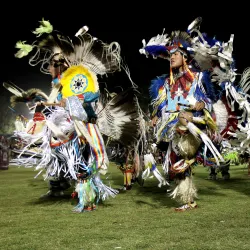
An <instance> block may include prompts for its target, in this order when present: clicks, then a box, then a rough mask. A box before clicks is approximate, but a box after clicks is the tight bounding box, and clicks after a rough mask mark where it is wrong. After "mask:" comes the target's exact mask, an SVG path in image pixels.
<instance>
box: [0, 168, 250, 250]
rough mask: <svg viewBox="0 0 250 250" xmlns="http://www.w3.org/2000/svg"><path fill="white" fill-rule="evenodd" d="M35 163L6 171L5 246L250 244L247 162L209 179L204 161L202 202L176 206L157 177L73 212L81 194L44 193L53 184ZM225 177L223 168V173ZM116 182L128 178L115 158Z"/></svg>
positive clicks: (2, 183) (112, 176) (136, 248)
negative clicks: (33, 166) (193, 206)
mask: <svg viewBox="0 0 250 250" xmlns="http://www.w3.org/2000/svg"><path fill="white" fill-rule="evenodd" d="M35 174H36V172H34V170H33V169H25V168H22V167H21V168H17V167H9V169H8V170H1V171H0V214H1V217H0V227H1V230H0V236H1V243H0V249H3V250H14V249H16V250H36V249H39V250H50V249H51V250H57V249H58V250H59V249H60V250H64V249H70V250H71V249H72V250H73V249H74V250H75V249H76V250H87V249H91V250H98V249H101V250H103V249H104V250H106V249H107V250H111V249H121V250H125V249H126V250H127V249H132V250H140V249H149V250H167V249H171V250H172V249H182V250H183V249H184V250H189V249H190V250H196V249H201V250H206V249H213V250H214V249H223V250H224V249H237V250H239V249H247V250H249V249H250V236H249V227H250V178H249V177H248V176H247V168H246V166H245V165H239V166H231V167H230V174H231V179H230V180H227V181H225V180H222V179H221V180H216V181H211V180H206V179H205V178H206V177H207V176H208V172H207V170H206V169H205V168H203V167H201V166H198V167H196V169H195V175H194V180H195V183H196V186H197V188H198V190H199V191H198V194H199V199H198V200H197V203H198V208H197V209H194V210H191V211H186V212H175V211H174V207H175V206H178V204H177V203H176V202H175V201H174V200H172V199H170V198H169V197H168V196H167V192H166V190H167V189H168V187H167V186H165V187H162V188H158V187H157V184H158V182H157V180H156V179H154V178H153V179H148V180H146V181H145V183H144V186H143V187H140V186H139V185H138V184H134V185H133V188H132V189H131V190H129V191H120V193H119V194H118V195H117V196H116V197H115V198H114V199H113V198H110V199H108V200H106V201H104V203H102V204H99V205H98V207H97V210H96V211H93V212H84V213H81V214H75V213H72V212H71V210H72V208H73V207H74V206H75V205H76V204H77V200H72V198H71V197H70V194H71V191H72V190H69V192H68V193H67V195H66V196H65V197H61V198H52V199H51V198H50V199H40V196H41V195H43V194H45V193H46V192H47V190H48V186H47V183H46V182H44V181H43V179H42V176H41V177H38V179H34V176H35ZM218 175H219V176H220V174H218ZM103 180H104V182H105V183H106V184H109V183H110V184H111V186H112V187H113V188H120V187H121V186H122V185H123V176H122V173H121V172H120V170H118V169H117V168H116V167H115V165H112V164H111V166H110V168H109V173H108V174H107V175H106V176H104V178H103Z"/></svg>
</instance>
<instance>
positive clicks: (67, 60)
mask: <svg viewBox="0 0 250 250" xmlns="http://www.w3.org/2000/svg"><path fill="white" fill-rule="evenodd" d="M40 23H41V24H40V27H39V28H37V29H36V30H35V31H33V33H34V34H36V35H37V39H36V41H34V42H33V43H32V44H26V41H25V42H22V41H18V42H17V44H16V48H17V49H19V51H18V52H17V53H16V54H15V56H16V57H17V58H22V57H24V56H27V55H28V54H29V55H31V58H30V59H29V63H30V65H32V66H35V65H38V64H41V71H42V72H43V73H45V74H48V73H49V71H48V64H49V63H51V61H52V59H53V60H54V61H56V62H57V63H59V64H60V63H63V64H66V65H67V66H68V67H70V66H72V65H82V66H84V67H86V68H88V69H89V70H91V71H92V72H94V73H95V74H99V75H104V74H107V73H111V72H114V71H117V70H120V63H121V56H120V45H119V44H118V43H117V42H112V43H110V44H108V43H104V42H102V41H101V40H99V39H97V38H95V37H92V36H91V35H90V34H89V33H88V27H87V26H84V27H82V28H81V29H80V30H79V31H78V32H77V33H76V34H75V37H73V38H72V39H71V38H69V37H68V36H65V35H64V34H62V33H61V32H59V31H57V30H54V29H53V26H52V25H51V24H50V22H49V21H45V20H44V19H43V20H42V21H41V22H40Z"/></svg>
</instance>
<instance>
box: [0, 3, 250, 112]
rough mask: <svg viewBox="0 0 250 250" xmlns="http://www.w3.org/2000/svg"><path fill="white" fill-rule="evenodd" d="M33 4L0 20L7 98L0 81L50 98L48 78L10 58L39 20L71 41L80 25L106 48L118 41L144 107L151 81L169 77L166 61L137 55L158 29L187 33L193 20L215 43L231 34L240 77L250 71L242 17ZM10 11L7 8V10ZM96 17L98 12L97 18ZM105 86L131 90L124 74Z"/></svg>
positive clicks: (25, 62) (0, 77)
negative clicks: (160, 77)
mask: <svg viewBox="0 0 250 250" xmlns="http://www.w3.org/2000/svg"><path fill="white" fill-rule="evenodd" d="M121 3H122V2H121ZM9 5H11V3H9ZM33 5H34V6H32V7H31V9H32V11H28V10H24V6H20V7H19V6H15V7H14V9H15V10H14V11H15V12H16V13H15V15H11V18H5V17H4V16H1V17H0V18H1V19H0V21H1V23H2V25H3V27H2V36H1V48H2V51H1V74H0V82H1V86H0V93H1V97H5V98H6V97H8V96H10V95H11V94H10V93H9V92H8V91H7V90H5V89H4V88H3V87H2V83H3V82H4V81H12V82H13V83H14V84H16V85H18V86H19V87H21V88H22V89H24V90H26V89H28V88H40V89H42V90H43V91H45V92H46V93H47V94H48V93H49V90H50V82H51V78H50V76H49V75H44V74H42V73H40V71H39V67H38V66H37V67H32V66H30V65H29V64H28V57H24V58H22V59H17V58H15V57H14V54H15V53H16V52H17V50H16V49H15V43H16V42H17V41H19V40H22V41H23V40H25V41H27V43H31V42H32V41H34V40H35V35H34V34H32V31H33V30H35V29H36V28H37V27H38V26H39V21H40V20H42V18H44V19H45V20H49V21H50V23H51V24H52V25H53V27H54V29H56V30H59V31H61V32H63V33H64V34H66V35H68V36H70V37H71V36H74V34H75V33H76V32H77V31H78V30H79V29H80V28H81V27H82V26H84V25H87V26H89V33H90V34H91V35H93V36H95V37H98V38H99V39H100V40H102V41H104V42H107V43H110V42H112V41H117V42H119V43H120V45H121V53H122V57H123V59H124V60H125V61H126V64H127V65H128V67H129V70H130V73H131V77H132V79H133V81H134V82H135V83H136V84H137V85H138V86H139V90H140V92H141V95H140V100H141V101H143V102H147V101H148V87H149V84H150V80H151V79H152V78H154V77H155V76H158V75H161V74H164V73H168V69H169V63H168V61H167V60H163V59H157V60H154V59H152V58H146V57H145V55H141V54H140V53H139V49H140V48H141V47H142V39H146V41H148V40H149V39H150V38H151V37H153V36H155V35H157V34H161V33H162V31H163V28H165V32H166V33H168V34H170V33H171V31H173V30H179V29H180V30H186V28H187V27H188V25H189V24H190V23H191V22H192V21H193V20H194V19H195V18H196V17H198V16H201V17H202V18H203V21H202V24H201V29H200V31H201V32H205V33H207V34H208V35H210V36H212V37H213V36H216V38H217V39H218V40H222V41H225V42H227V41H228V40H229V38H230V35H231V34H234V35H235V38H234V51H233V53H234V58H235V61H236V68H237V70H238V73H242V71H243V70H244V69H245V68H246V67H248V66H250V62H248V58H249V56H250V51H249V46H247V49H246V46H245V42H244V41H245V40H246V32H243V33H241V31H240V29H241V27H242V24H243V26H244V25H247V24H246V23H245V22H244V20H242V19H244V18H245V19H246V17H245V16H242V17H241V19H238V18H232V17H230V15H228V13H226V12H225V11H224V12H223V11H222V10H221V12H214V13H213V14H212V15H211V14H209V15H202V13H201V12H198V11H192V12H191V11H190V12H187V11H186V12H185V13H184V14H183V13H181V12H179V11H177V9H174V7H175V6H172V7H171V6H170V5H169V4H166V6H158V7H157V9H155V10H153V9H150V8H151V7H150V6H144V8H142V9H141V10H140V11H136V10H134V9H133V8H132V7H131V6H130V7H129V6H127V5H124V6H123V5H122V4H121V6H116V9H115V11H112V10H111V9H110V8H111V7H108V6H106V7H105V6H99V5H98V8H97V6H95V8H94V6H92V7H89V6H87V5H85V4H82V6H80V5H79V6H77V5H74V6H72V8H73V7H74V11H73V10H71V9H70V7H63V6H61V7H60V6H58V7H56V8H55V9H53V10H52V9H51V10H49V8H45V6H43V9H44V10H42V9H41V8H40V5H39V3H38V2H37V4H36V3H35V2H34V4H33ZM36 5H37V6H36ZM69 6H70V5H69ZM118 7H119V9H118ZM128 7H129V8H128ZM10 8H11V6H9V8H8V10H10ZM166 8H168V11H166V12H164V11H163V13H161V14H159V11H160V9H162V10H164V9H166ZM67 9H69V10H67ZM66 10H67V11H66ZM2 11H4V10H2ZM121 11H123V13H122V12H121ZM98 12H100V13H99V14H98ZM152 12H154V13H152ZM221 13H224V14H223V15H222V14H221ZM247 23H248V21H247ZM104 82H105V83H106V84H107V87H108V89H112V88H114V86H117V85H121V86H123V87H124V88H126V86H131V84H130V82H129V80H128V78H127V77H126V75H125V73H124V72H116V73H114V74H112V75H109V77H108V78H104V79H100V84H104ZM2 108H3V107H2Z"/></svg>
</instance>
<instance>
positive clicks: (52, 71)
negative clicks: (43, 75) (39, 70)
mask: <svg viewBox="0 0 250 250" xmlns="http://www.w3.org/2000/svg"><path fill="white" fill-rule="evenodd" d="M49 73H50V75H51V76H52V79H54V78H56V77H57V76H58V75H59V74H60V66H57V67H55V62H54V61H52V62H51V63H50V65H49Z"/></svg>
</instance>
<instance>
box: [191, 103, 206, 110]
mask: <svg viewBox="0 0 250 250" xmlns="http://www.w3.org/2000/svg"><path fill="white" fill-rule="evenodd" d="M204 108H205V103H204V102H196V103H195V105H194V106H193V107H192V109H193V110H196V111H200V110H202V109H204Z"/></svg>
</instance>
